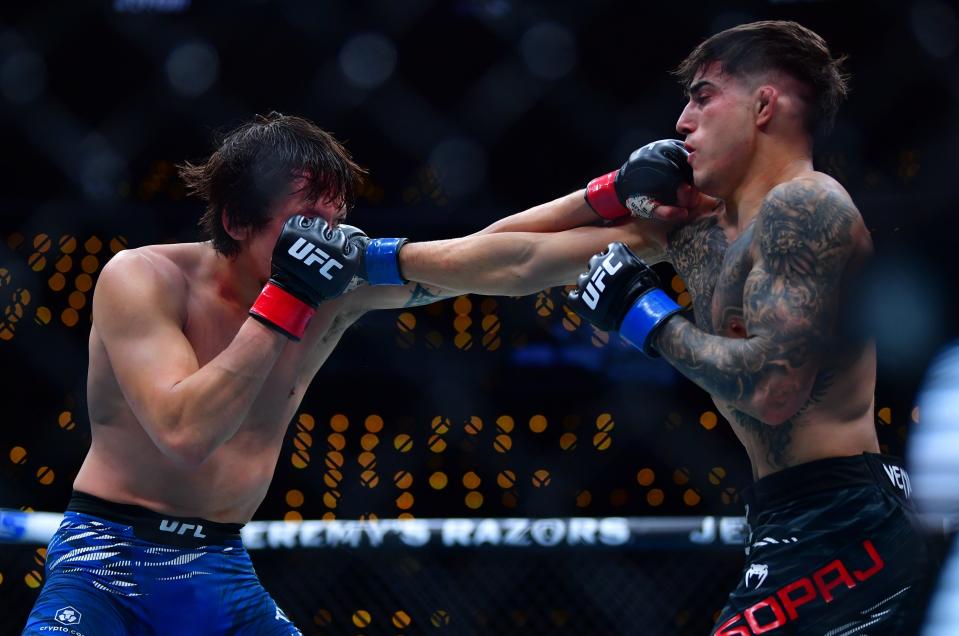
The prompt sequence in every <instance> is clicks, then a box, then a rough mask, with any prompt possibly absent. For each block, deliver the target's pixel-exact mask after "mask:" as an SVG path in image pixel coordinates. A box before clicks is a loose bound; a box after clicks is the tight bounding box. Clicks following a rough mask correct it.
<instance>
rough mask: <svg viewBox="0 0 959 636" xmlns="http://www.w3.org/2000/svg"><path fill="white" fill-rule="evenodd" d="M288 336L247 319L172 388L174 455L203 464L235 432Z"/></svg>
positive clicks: (170, 430)
mask: <svg viewBox="0 0 959 636" xmlns="http://www.w3.org/2000/svg"><path fill="white" fill-rule="evenodd" d="M286 343H287V338H286V337H285V336H282V335H280V334H278V333H276V332H275V331H272V330H270V329H268V328H267V327H266V326H264V325H263V324H261V323H259V322H257V321H256V320H254V319H252V318H249V319H247V321H246V322H245V323H244V324H243V325H242V326H241V327H240V330H239V332H238V333H237V335H236V336H235V337H234V339H233V341H232V342H231V343H230V345H229V346H227V348H226V349H224V350H223V351H222V352H220V354H219V355H217V356H216V357H215V358H213V359H212V360H210V361H209V362H208V363H207V364H205V365H204V366H203V367H201V368H200V369H198V370H197V371H196V372H194V373H193V374H191V375H190V376H188V377H186V378H184V379H183V380H182V381H180V382H178V383H177V384H176V385H174V386H173V387H172V388H171V390H170V401H169V404H170V405H172V408H171V411H170V413H169V414H168V416H167V421H166V428H167V432H168V435H167V440H168V445H169V447H170V450H171V451H172V452H173V454H174V455H175V456H177V457H178V458H180V459H182V460H183V461H185V462H187V463H200V462H202V461H203V460H204V459H206V458H207V457H209V455H210V454H211V453H213V451H215V450H216V449H217V448H218V447H219V446H221V445H222V444H223V443H225V442H226V441H228V440H229V439H230V438H232V437H233V435H234V434H236V431H237V430H238V429H239V428H240V427H241V426H242V425H243V423H244V422H245V421H246V419H247V417H248V416H249V412H250V408H251V407H252V406H253V403H254V402H255V401H256V399H257V397H258V396H259V394H260V390H261V389H262V388H263V384H264V382H265V381H266V378H267V377H268V376H269V374H270V373H271V372H272V370H273V366H274V364H275V363H276V360H277V358H279V355H280V353H281V352H282V351H283V348H284V347H285V346H286Z"/></svg>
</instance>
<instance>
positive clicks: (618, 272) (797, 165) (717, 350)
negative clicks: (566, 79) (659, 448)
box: [570, 22, 925, 636]
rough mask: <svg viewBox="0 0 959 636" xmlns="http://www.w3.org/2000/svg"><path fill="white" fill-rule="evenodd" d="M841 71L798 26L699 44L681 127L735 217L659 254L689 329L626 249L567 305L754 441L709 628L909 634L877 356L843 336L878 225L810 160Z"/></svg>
mask: <svg viewBox="0 0 959 636" xmlns="http://www.w3.org/2000/svg"><path fill="white" fill-rule="evenodd" d="M839 63H840V60H835V59H833V58H832V56H831V54H830V52H829V50H828V48H827V46H826V43H825V42H824V41H823V40H822V38H820V37H819V36H818V35H816V34H815V33H813V32H812V31H810V30H808V29H806V28H804V27H802V26H800V25H798V24H796V23H794V22H758V23H753V24H746V25H742V26H739V27H735V28H732V29H729V30H726V31H723V32H721V33H719V34H717V35H714V36H713V37H711V38H709V39H708V40H706V41H705V42H704V43H702V44H701V45H700V46H699V47H697V48H696V49H695V50H694V51H693V52H692V54H690V56H689V57H688V58H687V59H686V60H685V61H684V62H683V63H682V65H681V66H680V67H679V69H678V74H679V76H680V78H681V80H682V81H683V83H684V84H685V87H686V89H687V91H688V94H689V102H688V104H687V105H686V108H685V110H683V113H682V115H681V116H680V118H679V121H678V122H677V124H676V130H677V131H679V132H680V133H681V134H682V135H685V142H686V148H687V149H688V150H689V152H690V155H689V164H690V165H691V166H692V169H693V176H694V182H695V185H696V188H697V189H698V191H700V192H702V193H706V194H707V195H711V196H713V197H717V198H719V199H721V200H722V201H723V203H724V205H723V206H721V207H719V208H718V209H717V211H716V213H715V214H713V215H710V216H707V217H705V218H702V219H699V220H697V221H694V222H692V223H688V224H684V225H682V226H680V227H677V228H675V229H673V230H672V231H671V233H670V234H669V237H668V241H667V244H666V246H665V249H664V252H663V256H662V257H663V258H667V259H668V260H669V261H670V262H671V263H672V264H673V265H674V266H675V267H676V269H677V271H678V272H679V273H680V274H681V276H682V277H683V279H684V280H685V282H686V286H687V288H688V289H689V291H690V293H691V294H692V297H693V307H694V310H695V312H694V313H695V322H691V321H690V320H687V319H686V318H685V317H684V316H682V315H681V314H679V307H678V306H677V305H676V304H675V303H674V302H672V301H671V300H670V299H669V297H668V296H667V295H666V294H664V293H663V292H662V291H661V290H659V289H658V281H657V280H656V277H655V275H654V274H653V272H652V270H650V269H649V268H648V267H647V265H646V264H645V263H643V262H642V260H640V259H639V258H637V257H636V256H635V255H634V254H632V253H631V252H630V250H629V249H628V248H627V247H626V246H624V245H619V244H614V245H611V246H610V247H609V249H608V250H607V251H605V252H603V253H601V254H598V255H596V256H595V257H593V259H591V261H590V269H589V272H588V273H587V274H584V275H583V276H582V277H581V278H580V282H579V284H578V290H577V291H576V292H574V293H573V294H571V296H570V304H571V305H572V306H573V308H574V309H575V310H576V311H577V312H578V313H579V314H580V315H582V316H583V317H585V318H587V319H588V320H590V321H592V322H594V323H595V324H596V325H598V326H599V327H601V328H603V329H611V330H619V332H620V334H621V335H622V336H623V337H624V338H626V339H627V340H629V341H630V342H632V343H633V344H634V345H635V346H636V347H638V348H641V349H642V350H643V351H644V352H646V353H648V354H650V355H661V356H662V357H663V358H665V359H666V360H667V361H669V362H670V363H671V364H672V365H673V366H674V367H675V368H676V369H678V370H679V371H680V372H682V373H683V374H684V375H685V376H686V377H688V378H689V379H690V380H692V381H693V382H695V383H696V384H698V385H699V386H700V387H702V388H703V389H705V390H706V391H708V392H709V393H710V394H711V395H712V396H713V400H714V402H715V403H716V406H717V407H718V408H719V410H720V411H721V412H722V413H723V415H724V416H725V417H726V419H727V420H728V421H729V422H730V423H731V425H732V427H733V429H734V431H735V432H736V435H737V436H738V437H739V439H740V441H741V442H742V443H743V445H744V446H745V447H746V452H747V453H748V455H749V459H750V461H751V463H752V467H753V475H754V477H755V479H756V481H755V483H754V484H753V485H752V486H751V488H749V489H748V490H747V491H745V492H743V498H744V499H745V501H746V503H747V508H746V510H747V516H748V520H749V524H750V530H751V535H750V538H749V544H748V547H747V554H748V559H747V563H746V567H745V569H744V571H743V574H742V577H741V578H740V580H739V585H738V587H737V588H736V590H735V591H734V592H733V593H732V594H731V595H730V597H729V602H728V604H727V606H726V608H725V609H724V610H723V611H722V613H721V615H720V618H719V621H718V624H717V626H716V627H715V629H714V634H716V635H717V636H732V635H736V636H747V635H750V634H767V633H768V634H773V633H776V634H779V633H790V634H816V635H819V636H822V635H824V634H829V635H830V636H840V635H843V636H845V635H853V634H855V635H862V634H900V633H905V631H906V630H907V629H909V627H908V625H907V622H908V620H909V618H910V614H911V610H912V609H913V608H912V605H914V603H915V602H914V599H915V598H916V594H917V583H918V582H919V581H921V580H922V577H921V576H920V572H921V571H922V568H923V563H924V559H925V550H924V546H923V543H922V540H921V536H920V534H919V533H917V532H916V530H915V529H914V528H913V525H912V523H911V516H910V514H909V512H908V509H909V505H908V503H907V501H906V500H907V499H908V497H909V494H910V485H909V479H908V477H907V475H906V473H905V471H904V470H903V469H902V466H901V462H900V461H899V460H897V459H893V458H890V457H886V456H882V455H879V454H878V452H879V444H878V442H877V438H876V431H875V425H874V416H873V410H874V391H875V384H876V353H875V347H874V345H873V343H872V342H871V341H869V340H867V339H865V338H856V337H850V336H849V335H848V334H844V333H843V330H842V329H841V324H842V322H843V316H842V312H841V307H842V305H841V295H842V294H844V293H848V292H849V288H850V286H851V285H852V284H853V283H854V281H855V275H856V272H857V270H858V269H860V268H861V266H862V264H863V262H864V260H865V259H866V258H867V257H868V256H869V255H870V253H871V252H872V244H871V240H870V237H869V232H868V231H867V230H866V227H865V225H864V224H863V219H862V217H861V216H860V214H859V211H858V210H857V209H856V207H855V205H853V202H852V200H851V199H850V197H849V194H848V193H847V192H846V191H845V190H844V189H843V187H842V186H841V185H839V183H837V182H836V181H835V180H834V179H832V178H831V177H829V176H827V175H825V174H823V173H821V172H817V171H815V170H814V169H813V163H812V137H813V131H814V130H815V128H816V126H817V125H819V124H820V123H829V122H830V120H831V119H832V118H833V116H834V114H835V112H836V109H837V107H838V105H839V103H840V101H841V99H842V98H843V97H844V96H845V92H846V83H845V79H844V77H843V75H842V74H841V72H840V69H839ZM640 256H642V257H643V258H648V257H647V256H644V255H640ZM654 260H655V259H654Z"/></svg>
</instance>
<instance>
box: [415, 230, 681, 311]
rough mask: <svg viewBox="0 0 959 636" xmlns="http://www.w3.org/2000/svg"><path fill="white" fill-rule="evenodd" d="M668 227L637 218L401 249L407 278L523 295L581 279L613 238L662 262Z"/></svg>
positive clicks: (469, 289) (465, 289) (476, 290)
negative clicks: (615, 223) (588, 263)
mask: <svg viewBox="0 0 959 636" xmlns="http://www.w3.org/2000/svg"><path fill="white" fill-rule="evenodd" d="M666 230H667V226H666V225H664V224H663V223H661V222H659V221H651V220H646V219H633V220H631V221H628V222H626V223H624V224H622V225H618V226H613V227H581V228H574V229H572V230H566V231H565V232H555V233H550V234H533V233H528V232H508V233H502V234H490V235H473V236H467V237H464V238H459V239H450V240H445V241H431V242H428V243H412V244H410V245H407V246H406V247H405V248H404V249H403V250H402V251H401V252H400V264H401V268H402V270H403V274H404V276H406V277H407V278H408V279H410V280H414V281H418V282H422V283H428V284H430V285H434V286H438V287H443V288H446V289H453V290H459V291H461V292H470V293H477V294H488V295H498V296H524V295H526V294H531V293H534V292H537V291H540V290H542V289H545V288H547V287H553V286H556V285H565V284H569V283H572V282H574V281H575V280H576V276H577V274H579V273H580V272H581V271H582V270H583V266H584V264H585V263H586V261H587V260H588V259H589V257H590V255H592V254H593V253H595V252H596V251H597V250H599V249H601V248H602V247H603V246H605V245H606V244H608V243H610V242H612V241H622V242H624V243H627V244H628V245H629V246H630V247H631V248H633V249H634V250H635V251H636V252H637V253H639V254H641V255H642V256H643V257H644V258H646V259H647V260H649V261H650V262H657V261H660V260H662V258H663V253H664V247H665V234H666Z"/></svg>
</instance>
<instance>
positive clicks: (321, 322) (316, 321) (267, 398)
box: [183, 299, 352, 425]
mask: <svg viewBox="0 0 959 636" xmlns="http://www.w3.org/2000/svg"><path fill="white" fill-rule="evenodd" d="M247 318H248V314H247V312H246V311H231V310H229V309H228V308H224V307H222V305H219V306H218V305H217V303H203V302H202V300H200V299H198V300H196V301H195V302H193V303H191V306H190V308H189V312H188V317H187V321H186V324H185V325H184V328H183V332H184V335H185V336H186V338H187V339H188V340H189V341H190V344H191V345H192V346H193V350H194V352H195V354H196V357H197V363H198V364H199V366H201V367H202V366H204V365H206V364H209V363H211V362H213V361H215V359H216V358H217V356H219V355H221V354H222V353H223V352H224V351H225V350H226V349H227V348H228V347H229V346H230V344H231V343H232V342H233V339H234V338H235V337H236V335H237V333H238V332H239V330H240V327H241V326H242V325H243V323H244V322H245V321H246V320H247ZM350 322H352V321H348V320H346V319H345V317H344V316H342V315H341V314H340V313H339V312H338V311H337V307H336V306H334V305H333V304H330V305H326V306H321V307H320V309H319V310H318V311H317V312H316V314H315V315H314V316H313V319H312V320H311V322H310V326H309V328H308V329H307V332H306V334H305V336H304V338H303V339H302V340H301V341H300V342H292V341H291V342H289V343H287V345H286V346H285V347H284V349H283V353H282V354H281V355H280V357H279V359H278V360H277V361H276V363H275V364H274V366H273V368H272V369H271V372H270V374H269V376H268V377H267V379H266V381H265V382H264V384H263V388H262V389H261V391H260V393H259V397H258V398H257V400H256V402H254V404H253V407H252V408H251V410H250V420H251V422H257V421H261V422H263V423H264V425H266V423H267V422H273V421H274V420H279V422H280V424H281V425H283V424H285V422H286V421H287V420H288V418H289V417H292V415H293V413H294V411H295V409H296V408H297V407H298V406H299V404H300V402H301V401H302V399H303V395H304V394H305V392H306V389H307V388H308V386H309V384H310V382H311V381H312V380H313V378H314V376H315V375H316V374H317V373H318V372H319V370H320V368H321V367H322V366H323V363H324V362H326V360H327V358H328V357H329V356H330V354H331V353H332V351H333V349H334V348H335V346H336V344H337V343H338V342H339V340H340V337H341V336H342V335H343V332H344V331H345V329H346V327H348V326H349V324H350Z"/></svg>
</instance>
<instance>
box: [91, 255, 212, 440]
mask: <svg viewBox="0 0 959 636" xmlns="http://www.w3.org/2000/svg"><path fill="white" fill-rule="evenodd" d="M115 260H117V262H112V261H111V263H110V265H108V267H107V268H105V269H104V271H103V273H102V274H101V276H100V278H99V280H98V282H97V288H96V292H95V294H94V299H93V323H94V326H95V327H96V332H97V336H98V337H99V338H100V340H101V341H102V343H103V345H104V348H105V349H106V351H107V355H108V357H109V360H110V365H111V367H112V369H113V373H114V375H115V377H116V380H117V383H118V384H119V386H120V389H121V390H122V392H123V395H124V398H125V399H126V401H127V403H128V404H129V405H130V408H131V409H132V410H133V413H134V415H136V417H137V419H138V420H139V421H140V423H141V424H142V425H143V426H144V428H145V429H147V432H148V433H151V437H152V436H154V435H153V433H154V432H155V431H154V429H155V427H156V426H158V425H159V424H160V423H161V422H162V421H163V420H164V419H165V418H166V416H167V414H168V413H169V411H170V409H171V408H173V407H174V405H173V401H172V400H171V399H170V397H171V392H172V390H173V389H174V387H175V386H176V385H177V384H178V383H179V382H180V381H182V380H183V379H185V378H187V377H188V376H190V375H191V374H192V373H194V372H196V371H197V370H198V368H199V365H198V362H197V358H196V354H195V352H194V350H193V347H192V346H191V344H190V342H189V341H188V340H187V338H186V336H185V335H184V334H183V331H182V328H181V325H180V319H179V316H178V314H177V311H176V308H175V307H174V306H173V303H172V302H171V299H170V298H169V297H165V294H166V292H165V291H164V290H163V289H162V283H161V282H160V280H159V277H158V274H157V273H156V272H155V271H154V270H153V267H152V265H151V264H150V263H149V262H146V260H145V259H144V258H143V257H140V256H133V257H126V258H123V259H115Z"/></svg>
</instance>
